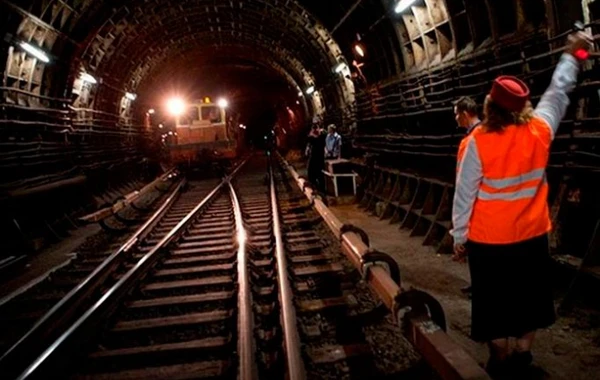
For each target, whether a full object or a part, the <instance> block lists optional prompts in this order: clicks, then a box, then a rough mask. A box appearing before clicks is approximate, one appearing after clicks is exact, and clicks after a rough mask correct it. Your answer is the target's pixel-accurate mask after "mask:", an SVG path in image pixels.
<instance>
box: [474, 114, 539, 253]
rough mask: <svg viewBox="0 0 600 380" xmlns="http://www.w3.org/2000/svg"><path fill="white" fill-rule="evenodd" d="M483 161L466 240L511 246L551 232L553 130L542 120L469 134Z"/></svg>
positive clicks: (535, 119)
mask: <svg viewBox="0 0 600 380" xmlns="http://www.w3.org/2000/svg"><path fill="white" fill-rule="evenodd" d="M471 136H472V137H471V138H473V139H474V143H475V145H476V151H477V153H478V157H479V160H480V163H481V172H482V175H483V178H481V184H480V186H479V191H478V193H477V198H476V201H475V203H474V205H473V213H472V215H471V218H470V221H469V232H468V237H469V239H470V240H473V241H476V242H482V243H489V244H509V243H515V242H519V241H524V240H527V239H531V238H534V237H537V236H540V235H542V234H544V233H546V232H548V231H549V230H550V229H551V222H550V216H549V207H548V199H547V198H548V183H547V181H546V175H545V169H546V165H547V163H548V157H549V147H550V141H551V130H550V128H549V126H548V124H546V122H545V121H543V120H542V119H538V118H534V119H533V120H532V121H531V122H530V123H529V124H528V125H523V126H514V125H513V126H509V127H507V128H505V129H504V130H503V131H502V132H486V131H484V129H483V128H477V129H476V130H474V131H473V134H472V135H471Z"/></svg>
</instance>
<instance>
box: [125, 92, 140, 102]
mask: <svg viewBox="0 0 600 380" xmlns="http://www.w3.org/2000/svg"><path fill="white" fill-rule="evenodd" d="M125 97H126V98H127V99H129V100H131V101H134V100H135V99H137V95H136V94H132V93H131V92H126V93H125Z"/></svg>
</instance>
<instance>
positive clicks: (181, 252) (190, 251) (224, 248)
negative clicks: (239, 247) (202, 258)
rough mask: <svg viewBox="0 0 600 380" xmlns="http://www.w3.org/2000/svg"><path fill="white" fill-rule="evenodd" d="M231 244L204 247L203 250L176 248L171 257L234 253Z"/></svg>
mask: <svg viewBox="0 0 600 380" xmlns="http://www.w3.org/2000/svg"><path fill="white" fill-rule="evenodd" d="M234 250H235V246H234V245H233V244H229V245H223V246H220V247H205V248H178V249H174V250H172V251H171V254H173V255H195V254H203V253H215V252H227V251H234Z"/></svg>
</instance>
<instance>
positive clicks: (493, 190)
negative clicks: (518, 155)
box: [478, 168, 546, 201]
mask: <svg viewBox="0 0 600 380" xmlns="http://www.w3.org/2000/svg"><path fill="white" fill-rule="evenodd" d="M545 172H546V171H545V169H544V168H541V169H534V170H532V171H530V172H527V173H524V174H521V175H519V176H515V177H508V178H503V179H490V178H486V177H485V176H484V177H483V179H482V181H481V188H480V190H479V194H478V198H479V199H482V200H488V201H489V200H505V201H514V200H517V199H522V198H531V197H533V196H534V195H535V194H536V193H537V188H538V187H539V183H540V181H542V180H545V178H546V176H545Z"/></svg>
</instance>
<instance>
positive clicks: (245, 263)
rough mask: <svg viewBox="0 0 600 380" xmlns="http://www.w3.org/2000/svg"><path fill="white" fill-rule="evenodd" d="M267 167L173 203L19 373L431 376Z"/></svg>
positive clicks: (252, 167) (294, 194)
mask: <svg viewBox="0 0 600 380" xmlns="http://www.w3.org/2000/svg"><path fill="white" fill-rule="evenodd" d="M272 165H273V166H271V164H270V163H269V161H268V158H266V157H254V158H252V159H250V160H249V161H248V162H247V163H246V165H245V166H243V167H242V168H241V169H239V168H238V170H239V171H237V173H235V172H234V174H232V176H230V177H228V178H226V180H224V181H223V182H222V183H220V184H219V185H218V186H217V187H216V188H215V189H213V190H212V191H211V192H210V194H208V195H207V196H206V197H205V198H204V199H202V200H201V201H198V199H197V198H196V199H195V200H194V201H193V202H190V203H186V205H185V208H176V210H177V212H176V213H175V214H172V217H169V218H168V219H164V223H165V224H164V225H163V227H162V228H160V229H157V230H156V231H157V233H161V234H164V236H162V237H160V236H156V237H155V238H153V239H147V241H148V243H149V245H146V246H140V248H139V249H138V250H137V251H136V253H135V254H133V255H132V257H133V258H134V259H135V261H132V262H129V263H128V264H126V265H125V266H124V267H123V268H124V270H123V273H122V275H121V276H120V278H119V280H118V281H117V282H116V283H115V284H114V285H113V286H112V287H111V288H110V289H108V290H107V291H106V292H105V293H104V294H103V295H102V297H101V298H100V299H99V300H98V301H97V302H95V304H94V305H93V306H92V307H91V308H90V309H88V310H87V311H86V312H85V313H84V314H83V315H82V316H81V317H80V318H79V319H78V320H77V321H75V323H73V324H72V325H71V326H70V327H69V328H68V330H67V331H66V332H65V333H63V334H62V335H61V336H60V337H59V338H58V339H56V340H55V341H54V342H53V343H52V344H48V346H47V349H46V350H45V351H44V352H43V353H42V354H41V355H40V356H38V357H37V359H35V360H34V361H33V362H32V363H31V364H30V365H29V366H28V367H27V368H26V369H25V371H23V372H22V373H21V375H19V376H17V378H18V379H33V378H47V377H48V376H49V374H51V375H52V376H58V377H60V378H72V379H96V380H100V379H172V380H174V379H196V378H222V379H231V378H238V379H257V378H260V379H263V378H264V379H271V378H273V379H284V378H287V379H292V380H296V379H298V380H301V379H329V378H330V379H355V378H369V377H376V378H392V377H393V378H397V377H398V376H406V377H407V378H419V379H435V378H437V377H436V376H435V375H434V374H433V373H432V370H431V368H430V367H428V366H422V365H416V364H418V363H421V362H420V361H419V356H418V354H416V353H415V352H414V350H413V349H412V347H411V345H410V343H408V341H407V340H406V339H404V338H403V335H402V329H401V328H400V327H399V326H398V324H397V320H396V319H395V316H392V315H391V314H390V313H389V312H388V311H387V309H386V305H385V304H383V303H382V302H380V301H379V300H378V298H377V297H376V296H374V294H373V293H372V292H371V291H370V289H369V287H368V285H367V282H366V281H365V278H364V276H363V275H361V273H360V272H359V271H358V270H357V269H356V266H355V265H354V263H353V262H351V261H350V260H349V259H348V258H347V256H346V255H344V253H343V250H342V249H341V246H340V240H339V239H338V238H336V237H335V236H334V235H333V234H332V233H331V231H330V230H329V229H328V228H327V225H326V223H325V222H324V221H323V220H322V219H321V217H320V215H319V214H318V213H317V212H316V211H315V210H314V208H313V206H312V204H311V202H309V200H308V199H307V198H306V197H304V195H303V193H302V191H300V190H299V189H298V188H296V187H295V186H293V185H292V184H291V183H290V182H291V181H290V177H289V176H288V175H286V174H285V173H284V172H283V170H281V169H280V168H278V167H275V166H274V165H275V164H274V163H273V164H272ZM190 208H192V209H191V211H190V210H189V209H190ZM187 211H189V212H187ZM186 212H187V213H186ZM125 270H126V272H125Z"/></svg>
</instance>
